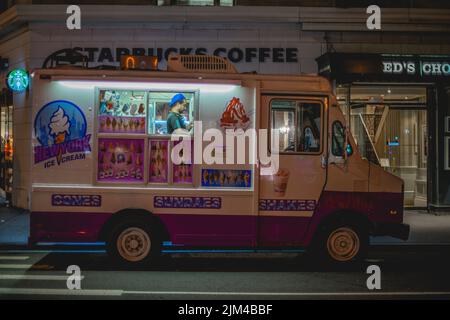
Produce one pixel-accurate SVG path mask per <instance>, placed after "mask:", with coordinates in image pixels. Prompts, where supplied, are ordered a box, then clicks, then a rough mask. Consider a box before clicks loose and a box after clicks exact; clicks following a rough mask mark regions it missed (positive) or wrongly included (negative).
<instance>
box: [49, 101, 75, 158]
mask: <svg viewBox="0 0 450 320" xmlns="http://www.w3.org/2000/svg"><path fill="white" fill-rule="evenodd" d="M48 126H49V128H50V135H51V136H52V137H53V140H54V143H55V144H61V143H63V142H64V141H65V140H66V136H68V135H70V131H69V128H70V121H69V117H68V116H67V115H66V114H65V113H64V110H63V108H61V107H58V109H57V110H56V111H55V112H54V113H53V115H52V117H51V118H50V124H49V125H48ZM61 156H62V149H61V148H59V149H58V155H57V156H56V160H57V161H58V164H59V163H60V162H61Z"/></svg>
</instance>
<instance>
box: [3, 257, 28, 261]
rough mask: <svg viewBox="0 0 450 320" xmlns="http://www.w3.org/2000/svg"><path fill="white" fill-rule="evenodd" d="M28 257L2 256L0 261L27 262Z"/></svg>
mask: <svg viewBox="0 0 450 320" xmlns="http://www.w3.org/2000/svg"><path fill="white" fill-rule="evenodd" d="M29 258H30V257H27V256H0V260H27V259H29Z"/></svg>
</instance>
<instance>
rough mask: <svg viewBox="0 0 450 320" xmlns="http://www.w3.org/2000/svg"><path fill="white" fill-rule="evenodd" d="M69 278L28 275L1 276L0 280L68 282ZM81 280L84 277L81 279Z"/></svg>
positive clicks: (82, 277)
mask: <svg viewBox="0 0 450 320" xmlns="http://www.w3.org/2000/svg"><path fill="white" fill-rule="evenodd" d="M67 277H68V276H45V275H27V274H0V280H50V281H61V280H62V281H66V280H67ZM80 278H81V280H83V279H84V276H81V277H80Z"/></svg>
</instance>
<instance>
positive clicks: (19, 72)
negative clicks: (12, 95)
mask: <svg viewBox="0 0 450 320" xmlns="http://www.w3.org/2000/svg"><path fill="white" fill-rule="evenodd" d="M7 82H8V88H10V89H11V90H12V91H17V92H20V91H24V90H26V88H28V85H29V84H30V79H29V78H28V73H27V72H26V71H25V70H23V69H15V70H13V71H11V72H10V73H9V74H8V77H7Z"/></svg>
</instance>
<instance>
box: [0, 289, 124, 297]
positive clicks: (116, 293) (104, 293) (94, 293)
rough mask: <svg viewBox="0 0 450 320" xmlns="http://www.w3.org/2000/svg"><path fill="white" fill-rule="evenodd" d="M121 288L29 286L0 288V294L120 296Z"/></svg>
mask: <svg viewBox="0 0 450 320" xmlns="http://www.w3.org/2000/svg"><path fill="white" fill-rule="evenodd" d="M122 293H123V291H122V290H95V289H80V290H69V289H35V288H33V289H31V288H0V294H11V295H15V294H18V295H51V296H60V295H68V296H121V295H122Z"/></svg>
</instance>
